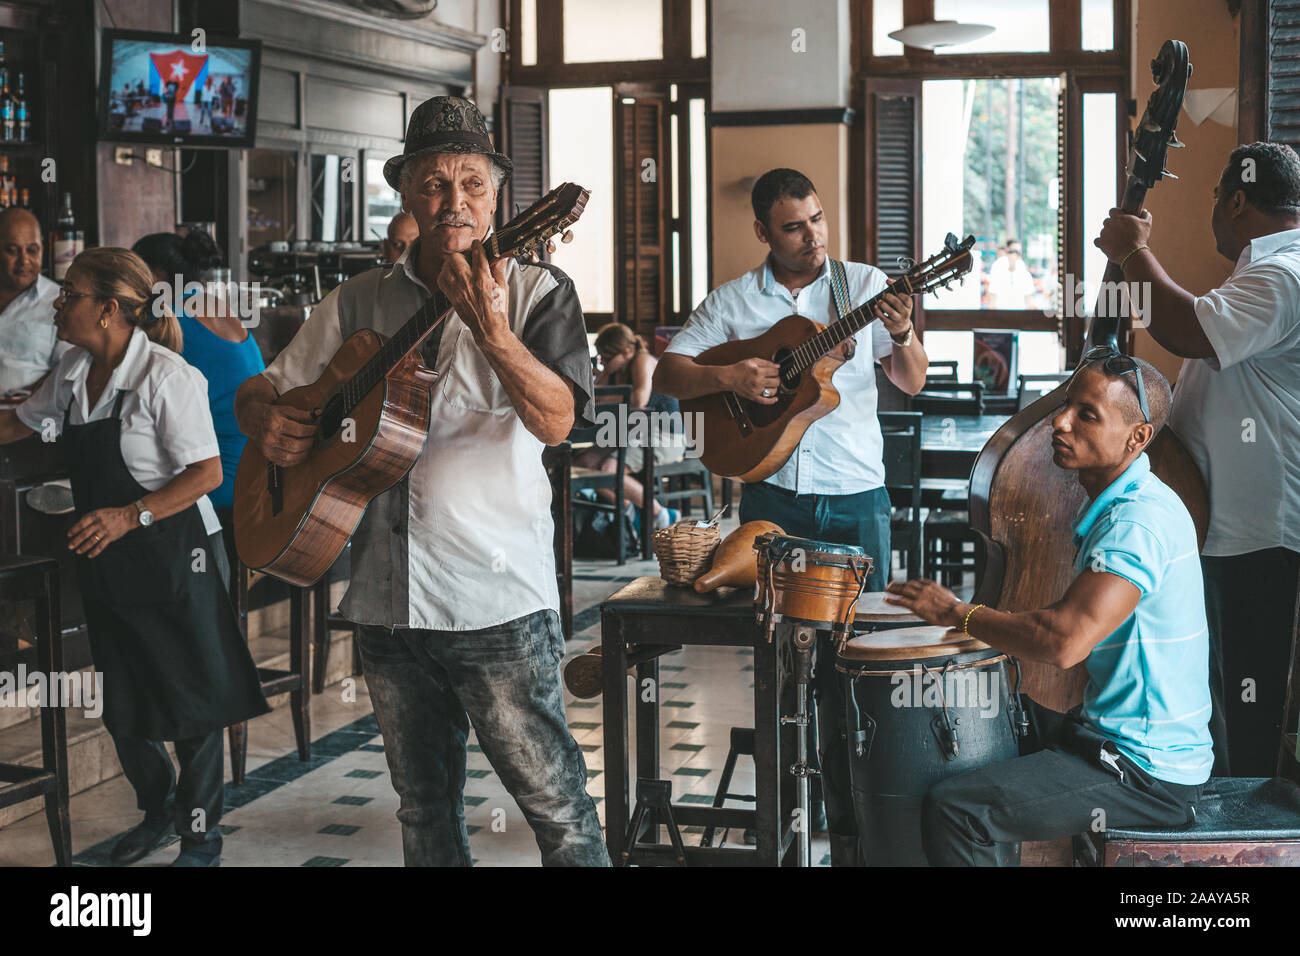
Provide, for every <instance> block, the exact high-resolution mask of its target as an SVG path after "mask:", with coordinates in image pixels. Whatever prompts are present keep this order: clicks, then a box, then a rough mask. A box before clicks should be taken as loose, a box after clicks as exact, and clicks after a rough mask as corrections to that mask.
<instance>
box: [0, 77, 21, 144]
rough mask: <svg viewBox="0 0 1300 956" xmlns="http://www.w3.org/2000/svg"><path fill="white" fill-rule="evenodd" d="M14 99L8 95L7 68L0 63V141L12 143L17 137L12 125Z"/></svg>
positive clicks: (14, 127)
mask: <svg viewBox="0 0 1300 956" xmlns="http://www.w3.org/2000/svg"><path fill="white" fill-rule="evenodd" d="M14 119H15V117H14V98H13V97H12V96H10V95H9V67H7V66H5V65H4V64H3V63H0V140H2V141H4V142H6V143H12V142H14V141H15V138H16V137H17V135H18V130H17V128H16V125H15V123H14Z"/></svg>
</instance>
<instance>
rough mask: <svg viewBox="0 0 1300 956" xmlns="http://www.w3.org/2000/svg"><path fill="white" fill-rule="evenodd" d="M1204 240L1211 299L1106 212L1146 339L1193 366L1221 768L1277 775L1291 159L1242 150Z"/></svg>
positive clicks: (1296, 487) (1188, 432)
mask: <svg viewBox="0 0 1300 956" xmlns="http://www.w3.org/2000/svg"><path fill="white" fill-rule="evenodd" d="M1210 227H1211V229H1212V230H1213V232H1214V241H1215V247H1216V248H1217V249H1218V251H1219V254H1220V255H1222V256H1224V257H1225V258H1226V259H1228V260H1229V261H1231V262H1233V263H1235V266H1234V268H1233V271H1232V275H1230V276H1229V277H1228V280H1227V281H1226V282H1225V283H1224V284H1223V285H1221V286H1219V288H1217V289H1213V290H1211V291H1210V292H1208V293H1206V294H1205V295H1201V296H1197V295H1193V294H1192V293H1191V292H1188V291H1187V290H1186V289H1183V288H1182V287H1181V286H1179V285H1178V284H1177V283H1176V282H1174V281H1173V280H1172V279H1171V278H1170V277H1169V275H1168V274H1167V273H1166V272H1165V270H1164V269H1163V268H1162V267H1161V265H1160V262H1159V261H1158V260H1157V259H1156V256H1155V253H1154V252H1152V251H1151V249H1150V247H1149V246H1148V241H1149V240H1150V238H1151V234H1152V228H1151V214H1150V213H1149V212H1148V213H1144V214H1143V216H1142V217H1141V218H1139V217H1137V216H1131V215H1127V214H1125V213H1123V212H1121V211H1120V210H1114V209H1113V210H1111V214H1110V218H1108V219H1107V220H1106V223H1105V225H1104V226H1103V228H1102V231H1101V236H1100V237H1099V238H1098V239H1097V241H1096V244H1097V246H1098V247H1099V248H1100V249H1101V250H1102V251H1103V252H1105V253H1106V256H1107V257H1108V258H1109V259H1110V260H1111V261H1112V262H1115V263H1119V264H1121V266H1122V268H1123V271H1124V278H1125V280H1126V281H1128V282H1143V283H1147V284H1148V285H1149V288H1150V290H1151V293H1150V300H1149V301H1150V303H1151V306H1150V309H1149V314H1150V325H1149V327H1148V328H1147V331H1148V332H1150V333H1151V337H1152V338H1154V339H1155V340H1156V341H1157V342H1158V343H1159V344H1160V345H1162V346H1163V347H1164V348H1165V349H1167V350H1169V351H1170V352H1173V353H1174V354H1175V355H1178V356H1181V357H1182V358H1183V359H1185V361H1184V362H1183V367H1182V371H1181V372H1180V373H1179V376H1178V388H1177V390H1176V391H1175V392H1174V406H1173V412H1172V415H1171V417H1170V423H1171V424H1172V425H1173V426H1174V428H1175V429H1176V430H1177V431H1178V435H1179V437H1180V438H1182V440H1183V442H1184V443H1185V444H1186V445H1187V449H1188V451H1189V452H1190V453H1191V455H1192V457H1193V458H1194V459H1195V461H1196V463H1197V465H1198V466H1200V469H1201V473H1202V474H1203V475H1204V476H1205V480H1206V483H1207V484H1208V485H1209V493H1210V526H1209V532H1208V534H1207V535H1206V539H1205V547H1204V548H1203V549H1202V552H1201V567H1202V570H1203V571H1204V575H1205V606H1206V612H1207V615H1208V617H1209V623H1210V677H1211V689H1212V692H1213V694H1214V705H1215V706H1214V719H1213V721H1212V723H1211V730H1212V731H1213V734H1214V750H1215V756H1216V760H1215V764H1214V770H1215V773H1216V774H1219V775H1225V776H1226V775H1232V776H1242V777H1271V776H1273V774H1274V773H1275V772H1276V768H1277V761H1278V756H1279V751H1280V745H1281V739H1282V719H1283V710H1284V708H1285V704H1286V702H1285V700H1284V697H1285V694H1286V686H1287V673H1288V670H1289V668H1290V666H1291V642H1292V631H1293V628H1294V614H1295V607H1296V600H1297V593H1298V592H1300V453H1298V452H1297V449H1300V159H1298V158H1297V156H1296V154H1295V152H1294V151H1293V150H1292V149H1291V147H1289V146H1285V145H1283V144H1280V143H1251V144H1250V145H1248V146H1238V147H1237V148H1236V149H1235V150H1233V151H1232V155H1231V156H1230V157H1229V159H1228V165H1227V166H1226V167H1225V168H1224V170H1223V173H1222V175H1221V176H1220V177H1219V184H1218V186H1217V187H1215V190H1214V206H1213V208H1212V211H1211V214H1210ZM1189 597H1191V596H1190V595H1189Z"/></svg>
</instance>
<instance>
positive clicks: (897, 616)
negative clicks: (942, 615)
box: [854, 591, 925, 624]
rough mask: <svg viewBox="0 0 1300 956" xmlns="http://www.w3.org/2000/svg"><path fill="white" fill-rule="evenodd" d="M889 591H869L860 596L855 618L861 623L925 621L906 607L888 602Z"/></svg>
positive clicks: (916, 622) (919, 622)
mask: <svg viewBox="0 0 1300 956" xmlns="http://www.w3.org/2000/svg"><path fill="white" fill-rule="evenodd" d="M887 593H888V592H887V591H868V592H867V593H866V594H864V595H862V597H860V598H858V609H857V612H856V614H855V615H854V619H855V620H856V621H858V622H859V623H861V624H899V623H903V622H911V623H914V624H924V623H925V622H924V621H923V620H921V619H920V618H919V617H917V616H916V615H915V614H913V613H912V612H911V611H909V610H908V609H907V608H905V607H900V606H899V605H897V604H886V603H885V596H886V594H887Z"/></svg>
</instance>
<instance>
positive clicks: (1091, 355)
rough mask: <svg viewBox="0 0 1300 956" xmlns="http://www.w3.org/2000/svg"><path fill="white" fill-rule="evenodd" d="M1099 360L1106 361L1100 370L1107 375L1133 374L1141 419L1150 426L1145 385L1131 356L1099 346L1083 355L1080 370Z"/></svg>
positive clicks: (1149, 411)
mask: <svg viewBox="0 0 1300 956" xmlns="http://www.w3.org/2000/svg"><path fill="white" fill-rule="evenodd" d="M1101 359H1105V360H1106V362H1105V364H1104V365H1102V368H1104V369H1105V370H1106V374H1108V375H1116V376H1119V377H1121V378H1122V377H1123V376H1125V375H1127V374H1128V373H1129V372H1132V373H1133V375H1134V377H1135V378H1136V379H1137V393H1138V404H1139V405H1140V406H1141V408H1142V417H1143V418H1144V419H1146V421H1147V424H1150V423H1151V410H1150V409H1149V408H1148V407H1147V390H1146V385H1144V384H1143V382H1142V369H1140V368H1139V367H1138V363H1137V362H1136V361H1134V359H1133V356H1131V355H1125V354H1124V353H1123V352H1121V351H1119V350H1118V349H1114V348H1111V347H1110V346H1109V345H1099V346H1097V347H1096V348H1094V349H1089V350H1088V351H1087V352H1085V353H1084V355H1083V360H1082V361H1081V362H1080V363H1079V367H1080V368H1082V367H1083V366H1085V365H1089V364H1091V363H1092V362H1096V361H1100V360H1101Z"/></svg>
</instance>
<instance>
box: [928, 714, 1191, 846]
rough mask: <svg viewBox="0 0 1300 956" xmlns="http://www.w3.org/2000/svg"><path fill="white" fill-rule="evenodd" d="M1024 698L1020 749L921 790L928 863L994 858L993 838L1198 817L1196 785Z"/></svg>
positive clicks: (1001, 840)
mask: <svg viewBox="0 0 1300 956" xmlns="http://www.w3.org/2000/svg"><path fill="white" fill-rule="evenodd" d="M1025 704H1026V709H1027V711H1028V714H1029V718H1030V724H1031V737H1030V738H1029V739H1028V740H1027V741H1024V742H1022V745H1021V751H1022V752H1023V753H1027V754H1028V755H1027V756H1022V757H1018V758H1016V759H1015V760H1006V761H1003V762H1001V763H995V764H990V765H989V766H987V767H982V768H980V769H979V770H972V771H971V772H970V773H963V774H959V775H958V776H955V777H949V778H947V779H946V780H941V781H940V782H939V783H937V784H935V785H934V786H933V787H931V788H930V792H929V793H928V794H926V797H925V802H924V804H923V805H922V811H921V839H922V843H923V844H924V846H925V855H926V857H927V859H929V861H930V865H931V866H999V865H1003V862H1004V860H1005V859H1006V854H1004V853H999V852H998V844H1007V843H1020V842H1022V841H1025V840H1058V839H1060V838H1062V837H1066V836H1073V835H1074V834H1078V833H1085V832H1087V831H1089V830H1092V831H1094V832H1099V831H1101V830H1104V829H1108V828H1115V827H1133V826H1154V827H1176V826H1183V825H1185V824H1188V823H1191V822H1192V821H1193V820H1194V819H1195V807H1196V804H1197V802H1198V800H1199V799H1200V792H1201V787H1200V786H1182V785H1180V784H1176V783H1169V782H1167V781H1163V780H1157V779H1156V778H1155V777H1152V776H1151V775H1150V774H1148V773H1146V772H1145V771H1144V770H1142V768H1141V767H1139V766H1138V765H1137V764H1135V763H1134V762H1133V761H1131V760H1130V759H1129V758H1127V757H1124V756H1121V755H1119V753H1118V751H1116V750H1115V749H1114V744H1112V743H1110V742H1109V741H1108V740H1106V738H1104V737H1102V736H1101V735H1099V734H1097V733H1095V732H1093V731H1092V730H1090V729H1088V728H1087V727H1085V726H1083V725H1082V724H1081V723H1080V722H1079V721H1078V720H1077V719H1076V718H1075V717H1073V716H1071V715H1065V714H1058V713H1056V712H1055V711H1051V710H1048V709H1047V708H1046V707H1041V706H1039V705H1038V704H1036V703H1035V702H1034V701H1032V700H1028V699H1026V700H1025ZM1103 753H1105V756H1103Z"/></svg>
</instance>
